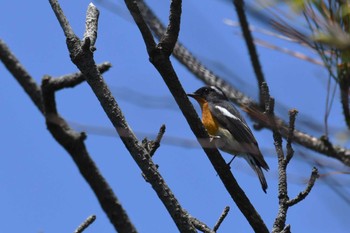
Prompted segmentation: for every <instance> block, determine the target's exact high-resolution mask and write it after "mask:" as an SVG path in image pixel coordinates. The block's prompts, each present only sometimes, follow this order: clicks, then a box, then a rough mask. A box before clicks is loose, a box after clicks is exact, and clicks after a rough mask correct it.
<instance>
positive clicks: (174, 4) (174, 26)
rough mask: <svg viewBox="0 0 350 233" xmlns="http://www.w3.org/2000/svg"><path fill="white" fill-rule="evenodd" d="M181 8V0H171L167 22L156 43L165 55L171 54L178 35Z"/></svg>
mask: <svg viewBox="0 0 350 233" xmlns="http://www.w3.org/2000/svg"><path fill="white" fill-rule="evenodd" d="M181 9H182V8H181V1H179V0H173V1H171V5H170V15H169V24H168V27H167V29H166V30H165V33H164V35H163V36H162V37H161V39H160V41H159V44H158V46H159V47H160V48H162V52H163V53H164V54H165V55H166V56H170V55H171V54H172V52H173V49H174V47H175V44H176V41H177V38H178V37H179V31H180V21H181ZM140 15H141V14H140ZM147 27H148V26H147Z"/></svg>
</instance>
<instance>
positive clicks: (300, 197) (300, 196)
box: [286, 167, 319, 206]
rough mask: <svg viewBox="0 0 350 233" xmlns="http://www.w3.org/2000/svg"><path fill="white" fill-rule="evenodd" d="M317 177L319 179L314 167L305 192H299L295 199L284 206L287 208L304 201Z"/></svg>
mask: <svg viewBox="0 0 350 233" xmlns="http://www.w3.org/2000/svg"><path fill="white" fill-rule="evenodd" d="M318 177H319V175H318V171H317V168H315V167H314V168H313V169H312V172H311V176H310V179H309V182H308V183H307V186H306V188H305V190H304V191H303V192H300V193H299V194H298V196H296V197H295V198H293V199H291V200H289V201H287V203H286V204H287V205H288V206H293V205H295V204H297V203H299V202H300V201H302V200H304V199H305V198H306V196H307V195H309V193H310V192H311V189H312V188H313V186H314V184H315V182H316V179H317V178H318Z"/></svg>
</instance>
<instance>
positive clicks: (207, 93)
mask: <svg viewBox="0 0 350 233" xmlns="http://www.w3.org/2000/svg"><path fill="white" fill-rule="evenodd" d="M187 95H188V96H190V97H192V98H194V99H195V100H197V101H198V102H199V103H203V102H208V101H209V102H211V101H213V102H215V101H219V100H227V97H226V96H225V94H224V93H223V92H222V90H221V89H220V88H218V87H214V86H205V87H201V88H199V89H198V90H197V91H195V92H194V93H191V94H187Z"/></svg>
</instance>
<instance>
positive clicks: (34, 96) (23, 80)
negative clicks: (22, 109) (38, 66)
mask: <svg viewBox="0 0 350 233" xmlns="http://www.w3.org/2000/svg"><path fill="white" fill-rule="evenodd" d="M0 60H1V61H2V62H3V63H4V65H5V66H6V68H7V69H8V71H9V72H10V73H11V74H12V75H13V77H14V78H15V79H16V80H17V82H18V83H19V84H20V85H21V87H22V88H23V89H24V91H25V92H26V93H27V94H28V96H29V97H30V98H31V100H32V101H33V103H34V105H35V106H36V107H37V108H38V109H39V111H40V112H41V113H43V112H44V110H43V106H42V99H41V90H40V87H39V86H38V85H37V84H36V82H35V80H34V79H33V78H32V77H31V76H30V75H29V73H28V72H27V71H26V70H25V68H24V67H23V66H22V64H21V63H20V62H19V61H18V59H17V58H16V56H15V55H14V54H13V53H12V52H11V51H10V49H9V48H8V47H7V45H6V44H5V42H4V41H3V40H0Z"/></svg>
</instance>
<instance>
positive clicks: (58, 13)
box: [49, 0, 75, 38]
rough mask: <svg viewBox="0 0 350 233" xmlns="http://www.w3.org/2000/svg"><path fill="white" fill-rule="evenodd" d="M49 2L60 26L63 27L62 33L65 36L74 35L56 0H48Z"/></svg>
mask: <svg viewBox="0 0 350 233" xmlns="http://www.w3.org/2000/svg"><path fill="white" fill-rule="evenodd" d="M49 2H50V5H51V8H52V9H53V11H54V13H55V15H56V18H57V20H58V22H59V23H60V25H61V27H62V28H63V32H64V35H65V36H66V37H67V38H71V37H73V36H75V34H74V31H73V29H72V27H71V26H70V24H69V22H68V19H67V18H66V16H65V15H64V14H63V11H62V9H61V6H60V5H59V4H58V1H57V0H49Z"/></svg>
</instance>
